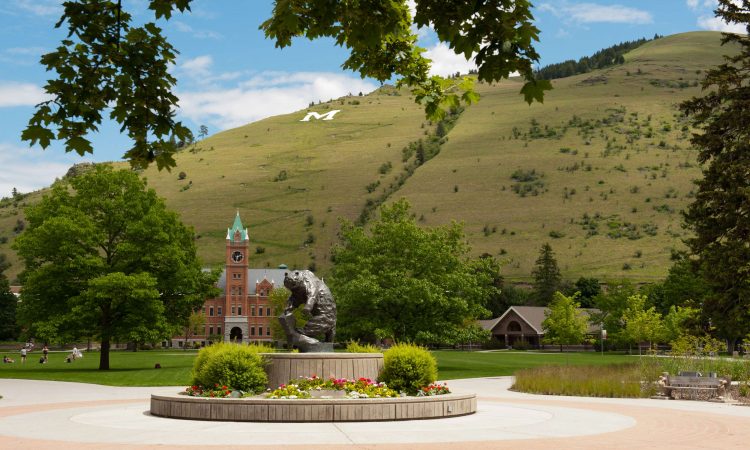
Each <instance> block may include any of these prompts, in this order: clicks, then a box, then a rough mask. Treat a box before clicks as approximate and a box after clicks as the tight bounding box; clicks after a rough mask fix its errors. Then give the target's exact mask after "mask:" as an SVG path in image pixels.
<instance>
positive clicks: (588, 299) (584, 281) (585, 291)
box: [575, 277, 602, 308]
mask: <svg viewBox="0 0 750 450" xmlns="http://www.w3.org/2000/svg"><path fill="white" fill-rule="evenodd" d="M575 290H576V291H577V292H579V293H580V294H579V296H578V298H579V299H580V303H581V306H582V307H583V308H591V307H593V306H594V298H595V297H596V296H597V295H599V294H600V293H601V292H602V287H601V285H600V284H599V280H597V279H596V278H586V277H581V278H579V279H578V280H577V281H576V282H575Z"/></svg>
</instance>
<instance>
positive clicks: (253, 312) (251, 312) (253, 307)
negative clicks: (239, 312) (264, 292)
mask: <svg viewBox="0 0 750 450" xmlns="http://www.w3.org/2000/svg"><path fill="white" fill-rule="evenodd" d="M250 315H251V316H255V305H250Z"/></svg>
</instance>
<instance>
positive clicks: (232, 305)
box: [232, 305, 234, 315]
mask: <svg viewBox="0 0 750 450" xmlns="http://www.w3.org/2000/svg"><path fill="white" fill-rule="evenodd" d="M232 315H234V305H232Z"/></svg>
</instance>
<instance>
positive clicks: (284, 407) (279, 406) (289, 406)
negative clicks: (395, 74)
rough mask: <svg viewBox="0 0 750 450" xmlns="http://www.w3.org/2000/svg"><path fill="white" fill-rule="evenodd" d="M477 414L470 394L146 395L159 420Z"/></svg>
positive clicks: (358, 419)
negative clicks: (317, 396)
mask: <svg viewBox="0 0 750 450" xmlns="http://www.w3.org/2000/svg"><path fill="white" fill-rule="evenodd" d="M476 410H477V399H476V395H474V394H444V395H435V396H428V397H396V398H370V399H293V400H287V399H269V398H263V397H248V398H206V397H189V396H186V395H181V394H173V395H155V394H152V395H151V411H150V412H151V414H152V415H154V416H159V417H169V418H174V419H191V420H215V421H236V422H366V421H368V422H369V421H384V420H414V419H438V418H444V417H456V416H464V415H467V414H473V413H475V412H476Z"/></svg>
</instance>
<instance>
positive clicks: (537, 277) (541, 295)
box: [531, 243, 562, 306]
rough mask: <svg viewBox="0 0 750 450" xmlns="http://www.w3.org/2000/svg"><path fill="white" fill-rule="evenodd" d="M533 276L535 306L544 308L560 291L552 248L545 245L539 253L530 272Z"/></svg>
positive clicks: (559, 279)
mask: <svg viewBox="0 0 750 450" xmlns="http://www.w3.org/2000/svg"><path fill="white" fill-rule="evenodd" d="M531 274H532V275H533V276H534V299H535V301H536V304H537V305H541V306H546V305H548V304H549V303H550V302H551V301H552V298H553V297H554V295H555V292H557V291H558V290H559V289H560V284H561V283H562V277H561V276H560V269H559V268H558V267H557V260H555V253H554V252H553V251H552V247H550V245H549V244H547V243H545V244H544V245H542V249H541V251H540V252H539V258H537V260H536V266H535V267H534V270H533V271H532V272H531Z"/></svg>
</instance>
